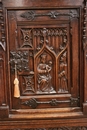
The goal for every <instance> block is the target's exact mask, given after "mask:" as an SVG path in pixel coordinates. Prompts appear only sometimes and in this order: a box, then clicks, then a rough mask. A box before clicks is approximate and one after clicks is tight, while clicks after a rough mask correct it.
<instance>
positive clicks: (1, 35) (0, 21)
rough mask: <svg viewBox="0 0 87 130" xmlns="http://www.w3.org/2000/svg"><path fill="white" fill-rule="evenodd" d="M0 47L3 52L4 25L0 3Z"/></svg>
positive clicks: (0, 4)
mask: <svg viewBox="0 0 87 130" xmlns="http://www.w3.org/2000/svg"><path fill="white" fill-rule="evenodd" d="M0 29H1V30H0V46H1V47H2V49H3V50H4V51H5V44H6V43H5V23H4V16H3V4H2V1H0Z"/></svg>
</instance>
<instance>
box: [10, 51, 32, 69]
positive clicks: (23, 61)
mask: <svg viewBox="0 0 87 130" xmlns="http://www.w3.org/2000/svg"><path fill="white" fill-rule="evenodd" d="M10 53H11V59H10V61H9V62H10V64H11V70H15V64H16V67H17V70H18V71H23V70H24V71H29V66H28V62H29V61H28V51H17V52H16V51H11V52H10Z"/></svg>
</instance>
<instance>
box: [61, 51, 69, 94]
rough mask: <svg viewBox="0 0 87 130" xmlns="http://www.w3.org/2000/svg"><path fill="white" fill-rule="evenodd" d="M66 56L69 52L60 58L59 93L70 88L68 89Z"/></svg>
mask: <svg viewBox="0 0 87 130" xmlns="http://www.w3.org/2000/svg"><path fill="white" fill-rule="evenodd" d="M66 55H67V52H65V53H64V54H63V55H62V56H61V57H60V73H59V78H60V88H59V91H61V92H66V91H68V87H67V61H66Z"/></svg>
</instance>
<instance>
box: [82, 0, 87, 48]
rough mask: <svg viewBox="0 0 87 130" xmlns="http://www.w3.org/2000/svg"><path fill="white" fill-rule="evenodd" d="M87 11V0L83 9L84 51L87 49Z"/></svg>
mask: <svg viewBox="0 0 87 130" xmlns="http://www.w3.org/2000/svg"><path fill="white" fill-rule="evenodd" d="M86 10H87V7H86V0H84V8H83V36H82V41H83V49H84V50H85V49H86V47H87V36H86V31H87V27H86V24H87V21H86V17H87V14H86V12H87V11H86Z"/></svg>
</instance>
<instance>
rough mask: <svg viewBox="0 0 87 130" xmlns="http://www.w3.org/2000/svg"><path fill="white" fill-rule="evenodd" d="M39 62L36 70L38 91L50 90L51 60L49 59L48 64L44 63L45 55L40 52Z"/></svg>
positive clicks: (51, 88) (51, 89)
mask: <svg viewBox="0 0 87 130" xmlns="http://www.w3.org/2000/svg"><path fill="white" fill-rule="evenodd" d="M40 60H41V63H40V64H39V65H38V67H37V72H38V91H41V92H52V91H53V87H52V84H51V78H52V77H51V75H50V71H51V70H52V67H51V64H52V62H51V61H50V63H49V64H46V60H47V55H46V54H42V55H41V59H40Z"/></svg>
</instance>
